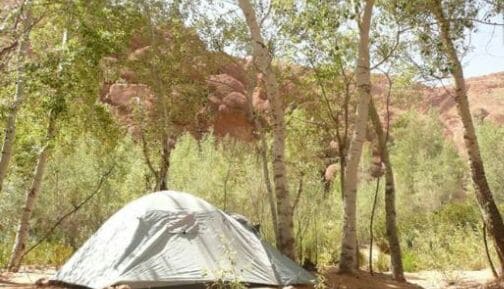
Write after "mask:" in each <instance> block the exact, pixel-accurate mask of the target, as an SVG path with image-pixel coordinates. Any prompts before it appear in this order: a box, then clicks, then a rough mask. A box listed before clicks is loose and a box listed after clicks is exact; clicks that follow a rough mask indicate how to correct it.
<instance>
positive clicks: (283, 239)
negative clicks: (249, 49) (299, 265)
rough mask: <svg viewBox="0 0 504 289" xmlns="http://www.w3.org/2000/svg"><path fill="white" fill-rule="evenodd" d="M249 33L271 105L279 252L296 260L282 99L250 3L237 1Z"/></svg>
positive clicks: (244, 0) (242, 0)
mask: <svg viewBox="0 0 504 289" xmlns="http://www.w3.org/2000/svg"><path fill="white" fill-rule="evenodd" d="M238 3H239V5H240V8H241V10H242V11H243V14H244V15H245V20H246V22H247V26H248V28H249V30H250V36H251V43H252V46H253V49H254V63H255V65H256V68H257V69H258V70H259V72H260V73H262V75H263V79H264V85H265V88H266V93H267V96H268V99H269V101H270V104H271V110H272V119H273V181H274V183H275V194H276V198H277V211H278V241H279V244H277V246H278V248H279V249H280V251H282V253H284V254H285V255H286V256H288V257H290V258H291V259H295V258H296V253H295V250H294V233H293V210H292V206H291V203H290V198H289V190H288V187H287V171H286V167H285V161H284V150H285V122H284V110H283V104H282V99H281V98H280V95H279V93H278V83H277V80H276V77H275V74H274V72H273V69H272V67H271V54H270V53H269V51H268V48H267V47H266V44H265V43H264V40H263V38H262V36H261V29H260V27H259V25H258V23H257V19H256V15H255V10H254V8H253V7H252V5H251V4H250V1H249V0H239V1H238Z"/></svg>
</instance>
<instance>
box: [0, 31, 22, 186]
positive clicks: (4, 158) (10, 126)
mask: <svg viewBox="0 0 504 289" xmlns="http://www.w3.org/2000/svg"><path fill="white" fill-rule="evenodd" d="M28 36H29V31H26V32H24V34H23V36H22V37H21V40H20V44H19V48H18V51H17V65H18V69H17V77H16V90H15V94H14V102H13V103H12V106H11V107H10V111H9V115H8V116H7V122H6V125H5V130H4V133H5V136H4V142H3V146H2V155H1V157H0V194H1V193H2V190H3V182H4V179H5V176H6V175H7V170H8V168H9V163H10V160H11V157H12V149H13V145H14V139H15V137H16V119H17V113H18V111H19V109H20V108H21V106H22V104H23V101H24V98H25V92H24V87H25V68H24V67H25V63H24V61H25V56H26V52H27V50H28V47H29V40H28Z"/></svg>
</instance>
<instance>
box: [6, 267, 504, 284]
mask: <svg viewBox="0 0 504 289" xmlns="http://www.w3.org/2000/svg"><path fill="white" fill-rule="evenodd" d="M55 272H56V271H55V269H54V268H47V267H37V266H30V267H24V268H22V270H21V271H20V272H19V273H7V272H0V289H34V288H36V287H37V286H36V285H35V282H36V281H37V280H39V279H40V278H47V277H49V276H51V275H52V274H54V273H55ZM406 279H407V280H408V282H407V283H398V282H395V281H393V280H392V279H391V278H390V275H389V274H376V273H375V274H374V275H373V276H371V275H370V274H369V273H368V272H364V271H361V272H359V274H357V275H355V276H346V275H339V274H337V273H336V270H335V269H328V270H327V273H326V282H327V285H328V286H327V288H328V289H422V288H423V289H475V288H479V287H480V286H481V285H482V284H485V283H487V282H488V281H490V280H492V279H493V278H492V273H491V272H490V271H489V270H483V271H454V272H446V273H442V272H436V271H421V272H415V273H406ZM291 288H292V287H291ZM492 288H494V287H492ZM498 288H504V287H498Z"/></svg>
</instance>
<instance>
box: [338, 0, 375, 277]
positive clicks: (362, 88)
mask: <svg viewBox="0 0 504 289" xmlns="http://www.w3.org/2000/svg"><path fill="white" fill-rule="evenodd" d="M373 4H374V0H366V3H365V7H364V13H363V15H362V19H360V20H359V36H360V41H359V54H358V59H357V68H356V73H355V74H356V77H357V93H358V97H359V99H358V104H357V115H356V118H355V119H356V121H355V128H354V133H353V136H352V140H351V142H350V147H349V151H348V160H347V164H346V174H345V184H344V192H343V238H342V244H341V256H340V268H339V269H340V272H341V273H352V272H353V271H354V270H355V269H356V266H357V262H358V260H357V259H358V258H357V253H356V252H357V250H358V248H357V228H356V226H357V220H356V219H357V214H356V207H357V182H358V176H357V175H358V170H359V162H360V159H361V155H362V146H363V144H364V141H365V139H366V128H367V121H368V110H369V100H370V98H371V74H370V67H369V29H370V24H371V16H372V13H373Z"/></svg>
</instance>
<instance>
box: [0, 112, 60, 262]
mask: <svg viewBox="0 0 504 289" xmlns="http://www.w3.org/2000/svg"><path fill="white" fill-rule="evenodd" d="M55 127H56V116H55V115H54V114H51V115H50V116H49V124H48V126H47V132H46V143H45V145H44V147H43V148H42V150H41V151H40V153H39V155H38V157H37V165H36V167H35V172H34V174H33V179H32V183H31V186H30V189H29V190H28V191H27V192H26V197H25V205H24V207H23V211H22V213H21V218H20V221H19V227H18V229H17V232H16V239H15V241H14V247H13V249H12V255H11V258H10V260H9V264H8V267H7V268H8V270H9V271H10V272H17V271H19V267H20V265H21V261H22V258H23V255H24V252H25V250H26V243H27V240H28V230H29V229H30V219H31V216H32V212H33V208H34V206H35V200H36V199H37V196H38V194H39V192H40V189H41V187H42V179H43V177H44V172H45V167H46V163H47V159H48V158H49V155H50V151H51V148H52V141H53V139H54V136H55V133H56V129H55Z"/></svg>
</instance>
